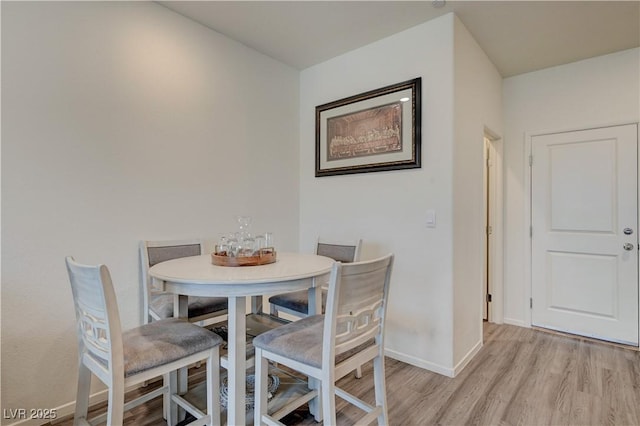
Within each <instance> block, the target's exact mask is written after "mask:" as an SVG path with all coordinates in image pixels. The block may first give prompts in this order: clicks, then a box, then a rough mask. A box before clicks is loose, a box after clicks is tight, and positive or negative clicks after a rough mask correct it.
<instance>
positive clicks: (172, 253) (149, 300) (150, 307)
mask: <svg viewBox="0 0 640 426" xmlns="http://www.w3.org/2000/svg"><path fill="white" fill-rule="evenodd" d="M202 252H203V242H202V240H199V239H191V240H173V241H140V263H141V265H140V267H141V270H142V286H143V287H144V288H143V297H142V305H143V306H142V315H143V323H144V324H147V323H149V322H150V321H154V320H159V319H164V318H171V317H173V316H174V312H173V309H174V299H175V295H173V294H169V293H164V292H161V291H159V290H158V289H156V288H155V287H154V285H153V279H152V278H151V276H150V275H149V268H151V267H152V266H153V265H155V264H156V263H160V262H164V261H167V260H172V259H178V258H181V257H187V256H199V255H201V254H202ZM188 300H189V301H188V304H189V308H188V309H189V310H188V320H189V322H200V321H206V320H213V321H209V322H217V321H221V320H224V319H225V318H226V315H227V298H226V297H196V296H189V299H188Z"/></svg>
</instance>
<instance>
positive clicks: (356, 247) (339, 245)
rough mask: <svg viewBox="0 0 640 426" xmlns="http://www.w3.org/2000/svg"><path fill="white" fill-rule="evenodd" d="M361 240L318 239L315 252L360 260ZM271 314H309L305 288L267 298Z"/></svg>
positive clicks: (337, 258)
mask: <svg viewBox="0 0 640 426" xmlns="http://www.w3.org/2000/svg"><path fill="white" fill-rule="evenodd" d="M361 247H362V240H357V241H330V240H324V239H320V238H319V239H318V242H317V244H316V254H319V255H321V256H326V257H330V258H332V259H334V260H337V261H339V262H342V263H349V262H357V261H358V260H360V248H361ZM326 286H327V283H325V284H324V285H323V289H322V309H323V311H324V309H325V305H326V300H327V289H326ZM269 305H270V307H271V308H270V312H271V315H274V316H280V315H279V313H280V312H283V313H286V314H289V315H292V316H294V317H297V318H304V317H306V316H307V315H309V298H308V292H307V290H301V291H294V292H291V293H282V294H276V295H274V296H271V297H270V298H269Z"/></svg>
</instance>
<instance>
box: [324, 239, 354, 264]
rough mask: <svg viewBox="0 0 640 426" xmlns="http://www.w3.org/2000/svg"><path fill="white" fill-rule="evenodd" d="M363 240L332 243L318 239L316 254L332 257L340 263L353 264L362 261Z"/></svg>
mask: <svg viewBox="0 0 640 426" xmlns="http://www.w3.org/2000/svg"><path fill="white" fill-rule="evenodd" d="M361 246H362V240H357V241H330V240H324V239H321V238H318V242H317V244H316V254H318V255H320V256H326V257H330V258H332V259H334V260H337V261H338V262H342V263H351V262H357V261H358V260H360V247H361Z"/></svg>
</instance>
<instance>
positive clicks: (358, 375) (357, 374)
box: [354, 366, 362, 379]
mask: <svg viewBox="0 0 640 426" xmlns="http://www.w3.org/2000/svg"><path fill="white" fill-rule="evenodd" d="M354 376H355V378H356V379H361V378H362V366H358V368H356V371H355V374H354Z"/></svg>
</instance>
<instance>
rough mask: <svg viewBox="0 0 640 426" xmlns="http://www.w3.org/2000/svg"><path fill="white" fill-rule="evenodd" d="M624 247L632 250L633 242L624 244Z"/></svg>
mask: <svg viewBox="0 0 640 426" xmlns="http://www.w3.org/2000/svg"><path fill="white" fill-rule="evenodd" d="M622 248H623V249H625V250H626V251H631V250H633V244H631V243H625V245H623V246H622Z"/></svg>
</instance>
